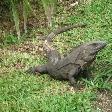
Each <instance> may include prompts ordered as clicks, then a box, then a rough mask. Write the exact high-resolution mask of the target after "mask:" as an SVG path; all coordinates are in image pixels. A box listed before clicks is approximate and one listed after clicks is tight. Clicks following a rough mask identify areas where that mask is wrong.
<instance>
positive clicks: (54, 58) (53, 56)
mask: <svg viewBox="0 0 112 112" xmlns="http://www.w3.org/2000/svg"><path fill="white" fill-rule="evenodd" d="M43 46H44V49H45V51H46V55H47V58H48V60H49V62H51V63H53V64H56V63H57V62H58V60H60V59H61V55H60V53H59V52H58V51H57V50H56V49H55V48H53V47H52V45H50V44H49V42H48V41H47V40H46V41H45V42H44V45H43Z"/></svg>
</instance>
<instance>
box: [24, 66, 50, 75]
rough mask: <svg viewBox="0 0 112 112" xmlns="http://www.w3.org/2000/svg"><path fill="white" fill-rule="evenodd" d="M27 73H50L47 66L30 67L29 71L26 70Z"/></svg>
mask: <svg viewBox="0 0 112 112" xmlns="http://www.w3.org/2000/svg"><path fill="white" fill-rule="evenodd" d="M26 73H31V74H37V73H40V74H45V73H48V71H47V65H41V66H34V67H30V68H29V69H28V70H26Z"/></svg>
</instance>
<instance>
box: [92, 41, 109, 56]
mask: <svg viewBox="0 0 112 112" xmlns="http://www.w3.org/2000/svg"><path fill="white" fill-rule="evenodd" d="M106 45H107V44H106V42H104V41H100V42H98V43H97V45H96V47H94V49H93V50H92V52H91V55H95V54H97V53H98V52H99V51H100V50H101V49H103V48H104V47H105V46H106Z"/></svg>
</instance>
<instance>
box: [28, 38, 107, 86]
mask: <svg viewBox="0 0 112 112" xmlns="http://www.w3.org/2000/svg"><path fill="white" fill-rule="evenodd" d="M49 38H50V39H51V38H53V37H52V36H51V37H47V39H46V40H45V43H44V47H45V50H46V53H47V57H48V63H47V64H45V65H41V66H35V67H31V68H29V69H28V70H27V72H28V73H33V74H36V73H40V74H45V73H47V74H49V75H50V76H51V77H53V78H54V79H58V80H69V81H70V83H71V85H72V86H76V80H75V78H76V77H78V76H79V75H80V73H83V72H84V71H85V70H86V69H87V68H88V67H89V66H90V65H91V64H92V62H93V61H94V60H95V58H96V55H97V53H98V52H99V51H100V50H101V49H103V48H104V47H105V46H106V42H104V41H94V42H88V43H84V44H81V45H79V46H77V47H76V48H73V49H72V52H71V53H69V55H67V56H66V57H63V58H61V56H60V54H59V52H58V51H57V50H55V49H54V48H52V47H51V46H50V45H49Z"/></svg>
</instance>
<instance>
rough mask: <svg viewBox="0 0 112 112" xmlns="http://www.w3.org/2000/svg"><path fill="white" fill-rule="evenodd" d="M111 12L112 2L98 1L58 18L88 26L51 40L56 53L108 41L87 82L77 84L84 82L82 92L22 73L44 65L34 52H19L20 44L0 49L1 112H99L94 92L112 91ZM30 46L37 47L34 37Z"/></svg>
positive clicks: (51, 80)
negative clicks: (56, 50) (55, 47)
mask: <svg viewBox="0 0 112 112" xmlns="http://www.w3.org/2000/svg"><path fill="white" fill-rule="evenodd" d="M81 12H83V13H81ZM111 12H112V2H111V0H108V1H107V0H97V1H95V2H93V3H92V4H91V6H90V7H89V6H87V7H81V8H78V9H77V10H75V11H72V13H73V14H72V15H69V14H68V12H66V13H65V14H63V17H64V16H65V17H67V19H65V20H63V19H62V18H61V17H60V16H62V15H58V18H60V22H59V21H58V22H59V24H61V22H63V23H67V24H71V23H76V22H83V21H84V22H85V23H87V27H86V28H84V29H76V30H71V31H69V32H65V33H64V34H61V35H59V36H58V37H57V38H56V39H54V41H55V42H54V44H55V45H56V46H57V49H58V50H59V52H61V53H65V52H67V51H69V50H70V49H71V48H72V47H74V45H75V46H76V45H79V44H80V43H83V42H88V41H91V40H104V41H106V42H107V47H106V48H105V49H103V50H102V51H101V52H100V53H99V54H98V56H97V59H96V61H95V63H93V65H92V66H91V68H90V69H91V71H92V75H93V77H92V78H91V79H90V80H86V79H80V82H82V83H84V88H83V89H82V90H75V91H73V90H72V88H71V87H70V86H69V84H68V82H66V81H62V82H61V81H57V80H54V79H52V78H50V77H49V76H48V75H47V74H45V75H43V76H30V75H28V74H25V73H24V70H26V69H27V68H28V67H29V66H32V65H35V64H43V63H45V62H46V59H45V58H44V56H42V55H40V54H38V53H36V51H31V52H30V51H29V50H28V51H29V52H28V51H27V52H25V51H24V52H22V51H21V50H20V49H19V45H16V46H17V48H18V49H19V50H13V49H12V48H11V46H9V47H4V48H2V49H0V53H1V54H0V67H1V68H0V112H72V111H73V112H94V111H96V112H99V110H100V111H101V109H103V108H99V107H97V108H96V109H95V110H94V108H93V102H94V101H96V100H97V99H98V97H99V96H97V93H96V92H97V90H109V91H111V90H112V84H111V76H112V69H111V68H112V13H111ZM68 15H69V16H68ZM56 22H57V21H56ZM30 43H32V44H33V45H35V46H36V45H37V44H38V45H39V44H40V43H38V41H37V39H35V38H34V39H32V41H30ZM23 45H24V44H23ZM29 47H31V46H29ZM22 49H23V50H24V49H26V48H25V47H24V48H22ZM32 52H33V53H32ZM102 111H103V110H102Z"/></svg>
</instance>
